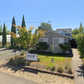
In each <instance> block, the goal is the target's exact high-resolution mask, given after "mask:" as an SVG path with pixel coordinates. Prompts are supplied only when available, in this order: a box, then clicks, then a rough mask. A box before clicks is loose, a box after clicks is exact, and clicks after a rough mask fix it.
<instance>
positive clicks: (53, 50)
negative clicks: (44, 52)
mask: <svg viewBox="0 0 84 84" xmlns="http://www.w3.org/2000/svg"><path fill="white" fill-rule="evenodd" d="M52 52H53V53H54V46H53V45H52Z"/></svg>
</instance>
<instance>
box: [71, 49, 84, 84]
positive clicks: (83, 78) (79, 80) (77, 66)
mask: <svg viewBox="0 0 84 84" xmlns="http://www.w3.org/2000/svg"><path fill="white" fill-rule="evenodd" d="M72 52H73V58H72V62H73V68H74V75H75V83H76V84H84V71H83V70H82V69H81V66H82V64H83V63H82V61H81V59H80V58H79V57H80V55H79V54H78V51H77V49H74V48H72Z"/></svg>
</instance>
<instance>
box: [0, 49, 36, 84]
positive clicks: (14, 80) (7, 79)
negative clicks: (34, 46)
mask: <svg viewBox="0 0 84 84" xmlns="http://www.w3.org/2000/svg"><path fill="white" fill-rule="evenodd" d="M7 51H8V52H9V54H7V55H4V56H0V63H1V62H3V60H5V59H9V58H10V57H13V56H14V55H15V53H14V52H13V49H6V48H1V49H0V53H2V54H3V53H5V52H7ZM22 51H24V50H17V51H16V54H17V55H19V54H20V53H21V52H22ZM11 52H12V53H11ZM0 84H37V83H34V82H32V81H29V80H25V79H22V78H19V77H16V76H13V75H10V74H6V73H3V72H0Z"/></svg>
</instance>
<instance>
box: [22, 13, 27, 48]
mask: <svg viewBox="0 0 84 84" xmlns="http://www.w3.org/2000/svg"><path fill="white" fill-rule="evenodd" d="M21 26H22V28H23V27H26V24H25V19H24V15H23V18H22V24H21ZM21 48H23V46H22V45H21Z"/></svg>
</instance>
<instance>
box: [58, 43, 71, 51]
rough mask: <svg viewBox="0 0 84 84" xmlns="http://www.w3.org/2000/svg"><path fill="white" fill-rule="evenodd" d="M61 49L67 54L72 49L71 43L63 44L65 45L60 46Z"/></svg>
mask: <svg viewBox="0 0 84 84" xmlns="http://www.w3.org/2000/svg"><path fill="white" fill-rule="evenodd" d="M59 46H60V48H61V49H62V50H63V52H64V53H65V52H66V51H67V50H69V49H70V44H69V43H63V44H59Z"/></svg>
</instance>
